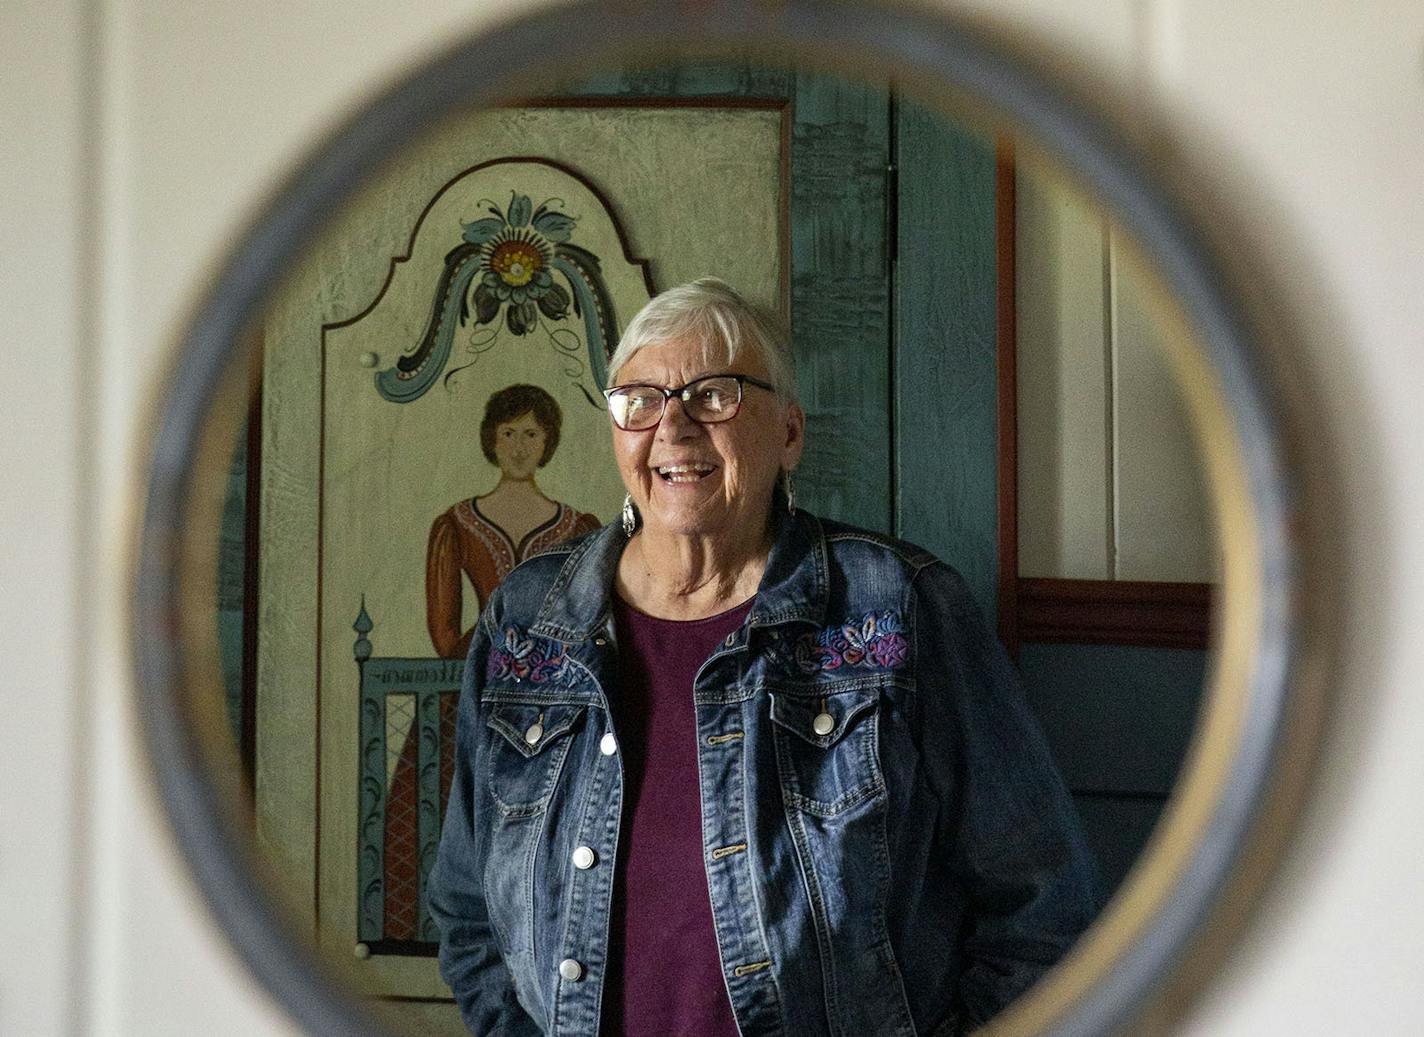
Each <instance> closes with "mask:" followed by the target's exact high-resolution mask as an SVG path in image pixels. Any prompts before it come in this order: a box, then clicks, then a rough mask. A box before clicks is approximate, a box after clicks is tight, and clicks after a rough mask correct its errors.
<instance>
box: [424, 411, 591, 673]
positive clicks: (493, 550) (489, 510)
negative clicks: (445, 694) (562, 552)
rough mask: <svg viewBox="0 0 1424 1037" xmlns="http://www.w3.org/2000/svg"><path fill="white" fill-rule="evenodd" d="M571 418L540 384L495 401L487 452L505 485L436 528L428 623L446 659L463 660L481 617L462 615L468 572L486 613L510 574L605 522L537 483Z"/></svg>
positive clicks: (428, 572)
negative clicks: (566, 420)
mask: <svg viewBox="0 0 1424 1037" xmlns="http://www.w3.org/2000/svg"><path fill="white" fill-rule="evenodd" d="M562 424H563V414H562V412H561V411H560V410H559V405H558V404H557V403H556V402H555V401H554V398H553V397H552V396H550V395H549V394H548V393H547V392H545V391H544V390H543V389H541V388H539V387H538V386H537V385H510V386H507V387H506V388H504V389H501V390H499V391H498V392H496V393H494V394H493V395H491V396H490V398H489V402H488V403H487V404H486V405H485V415H484V420H483V421H481V422H480V447H481V448H482V449H483V451H484V455H485V457H486V458H487V459H488V460H489V463H490V464H492V465H495V466H496V467H498V468H499V473H500V475H499V483H498V484H497V485H496V486H495V488H494V489H493V490H491V491H490V492H489V493H487V494H485V495H484V496H480V497H470V498H466V499H465V500H462V501H460V502H459V503H457V504H455V505H454V506H453V507H451V508H450V509H448V510H447V511H445V512H443V513H442V514H441V515H440V516H439V517H437V518H436V519H435V522H434V524H433V525H432V526H431V527H430V541H429V546H428V547H427V550H426V559H425V618H426V625H427V626H428V627H429V629H430V640H431V642H432V643H433V644H434V646H435V651H436V653H437V654H438V655H440V656H441V657H443V658H446V659H463V658H464V657H465V655H466V654H467V653H468V652H469V649H470V635H471V632H472V631H473V629H474V619H475V617H473V616H472V617H470V620H469V622H468V623H466V622H464V620H463V617H462V616H461V597H462V593H461V574H462V573H463V574H464V576H465V577H466V578H468V579H469V581H470V583H471V585H472V586H473V587H474V589H475V594H476V596H477V597H478V598H479V603H480V607H481V608H483V607H484V604H485V602H486V601H488V600H489V596H490V594H491V593H492V592H493V591H494V589H495V588H496V587H497V586H499V584H500V581H502V580H503V579H504V578H505V576H507V575H508V574H509V571H510V570H511V569H513V568H514V567H515V566H516V565H518V564H519V563H520V562H522V561H524V560H525V559H526V558H529V557H532V556H533V555H536V554H538V553H539V552H540V551H544V550H546V549H548V548H550V547H552V546H553V545H555V544H557V543H559V542H561V541H563V540H567V539H569V538H570V537H574V536H578V535H579V534H581V533H587V532H589V531H591V530H594V529H597V528H598V527H599V526H600V525H602V523H601V522H599V520H598V518H597V517H595V516H593V515H589V514H586V513H584V512H581V511H575V510H574V509H573V508H571V507H569V506H568V505H567V504H562V503H560V502H559V501H556V500H551V499H550V498H548V497H546V496H545V495H544V494H543V493H542V492H541V491H540V489H539V487H538V484H537V483H536V482H535V480H534V476H535V473H536V472H537V470H538V469H540V468H542V467H544V465H546V464H548V463H549V460H550V458H552V457H553V456H554V451H555V450H557V449H558V446H559V428H560V426H561V425H562Z"/></svg>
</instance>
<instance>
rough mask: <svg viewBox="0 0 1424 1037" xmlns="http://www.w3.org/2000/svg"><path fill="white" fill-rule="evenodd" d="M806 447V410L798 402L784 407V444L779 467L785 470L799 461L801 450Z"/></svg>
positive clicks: (788, 469)
mask: <svg viewBox="0 0 1424 1037" xmlns="http://www.w3.org/2000/svg"><path fill="white" fill-rule="evenodd" d="M805 447H806V412H805V411H804V410H802V409H801V405H800V404H799V403H793V404H791V405H790V406H789V407H787V408H786V445H785V446H784V447H783V448H782V452H781V467H782V468H783V469H785V470H787V471H790V470H791V469H793V468H795V467H796V466H797V464H799V463H800V461H801V451H802V450H804V449H805Z"/></svg>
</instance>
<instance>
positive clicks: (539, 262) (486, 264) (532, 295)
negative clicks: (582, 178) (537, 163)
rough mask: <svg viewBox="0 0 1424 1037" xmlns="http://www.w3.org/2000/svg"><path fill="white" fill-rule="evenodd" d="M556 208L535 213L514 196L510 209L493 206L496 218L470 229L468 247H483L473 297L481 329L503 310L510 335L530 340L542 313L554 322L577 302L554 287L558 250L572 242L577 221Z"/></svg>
mask: <svg viewBox="0 0 1424 1037" xmlns="http://www.w3.org/2000/svg"><path fill="white" fill-rule="evenodd" d="M551 202H552V200H551V201H546V202H543V203H542V204H540V206H539V207H538V208H537V209H535V208H533V206H532V204H531V203H530V201H529V196H528V195H524V194H519V193H518V192H514V193H512V195H511V197H510V199H509V205H508V207H507V209H505V210H503V211H502V210H501V209H500V208H499V206H497V205H495V204H494V203H493V202H489V203H487V209H488V211H489V212H490V213H491V214H492V215H490V216H486V217H483V218H482V219H478V220H474V221H472V222H470V223H466V224H465V225H464V227H465V233H464V238H465V241H467V242H468V243H469V244H471V245H478V246H479V247H480V259H479V263H480V270H479V275H478V278H477V280H476V282H475V289H474V292H473V294H472V301H473V302H474V310H475V323H476V324H488V323H490V322H491V321H492V320H494V319H495V318H496V317H497V316H499V312H500V310H501V309H503V310H504V315H505V323H506V324H507V325H508V327H509V330H510V331H512V332H513V333H514V334H516V335H526V334H528V333H529V332H531V331H533V330H534V328H535V326H536V325H537V324H538V320H539V314H541V313H542V314H543V315H544V316H545V317H546V318H548V319H549V320H563V319H564V317H566V316H567V315H568V311H569V303H570V302H571V297H570V295H569V293H568V290H567V289H565V288H564V287H563V286H562V285H559V284H555V283H554V278H553V274H552V273H551V272H550V264H549V260H550V258H551V255H552V252H553V247H554V245H555V244H557V243H560V242H564V241H568V239H569V236H570V235H571V234H572V233H573V229H574V225H575V222H576V221H575V219H574V217H572V216H569V215H568V214H566V213H563V212H559V211H558V210H557V209H551V208H550V207H549V206H550V204H551ZM466 312H467V311H466ZM462 316H463V314H462Z"/></svg>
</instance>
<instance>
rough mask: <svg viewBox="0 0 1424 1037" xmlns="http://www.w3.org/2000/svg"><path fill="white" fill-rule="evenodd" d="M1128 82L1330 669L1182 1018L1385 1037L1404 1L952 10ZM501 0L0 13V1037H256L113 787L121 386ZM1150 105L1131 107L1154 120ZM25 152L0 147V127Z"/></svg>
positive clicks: (1403, 535)
mask: <svg viewBox="0 0 1424 1037" xmlns="http://www.w3.org/2000/svg"><path fill="white" fill-rule="evenodd" d="M978 6H980V7H981V8H982V10H983V11H984V12H987V13H988V14H989V16H990V17H992V19H993V20H994V21H995V22H996V23H998V24H1000V25H1002V26H1005V27H1007V28H1008V29H1010V30H1012V31H1014V32H1015V33H1017V34H1020V35H1040V34H1047V35H1049V36H1051V37H1052V38H1053V39H1054V40H1056V45H1057V46H1058V47H1060V48H1062V49H1064V50H1066V51H1067V52H1069V53H1072V54H1074V55H1076V56H1077V57H1078V58H1079V59H1080V61H1081V62H1082V64H1081V65H1080V73H1079V74H1080V76H1081V77H1082V81H1083V82H1084V83H1096V84H1098V88H1100V89H1101V90H1104V91H1106V92H1107V93H1108V94H1114V95H1116V96H1120V97H1123V98H1126V99H1127V100H1124V102H1123V104H1122V107H1123V109H1124V110H1126V111H1129V112H1133V111H1135V112H1136V117H1137V119H1138V121H1137V123H1136V130H1137V132H1138V134H1139V135H1140V139H1141V140H1142V142H1143V143H1144V145H1145V146H1147V147H1149V148H1151V149H1152V150H1153V151H1154V152H1155V153H1156V154H1158V155H1159V156H1160V157H1161V158H1162V159H1163V160H1164V167H1165V168H1167V169H1168V170H1170V171H1171V172H1172V173H1174V174H1176V175H1178V176H1180V177H1181V179H1182V181H1183V182H1184V183H1186V184H1188V185H1190V186H1191V188H1192V190H1193V191H1195V192H1199V193H1207V194H1210V195H1212V196H1215V197H1217V198H1218V199H1220V200H1221V202H1222V204H1223V208H1222V209H1221V210H1219V211H1220V212H1222V213H1223V215H1222V216H1221V217H1220V218H1219V223H1218V227H1217V229H1218V230H1219V231H1220V232H1222V233H1223V234H1226V235H1228V236H1229V237H1231V238H1232V239H1233V240H1236V241H1238V242H1241V243H1244V245H1245V246H1246V248H1247V250H1248V252H1249V254H1251V255H1253V256H1256V257H1258V261H1259V267H1258V274H1259V280H1260V283H1261V285H1262V287H1263V288H1269V289H1270V290H1271V292H1272V294H1273V297H1274V298H1276V299H1277V300H1279V301H1280V302H1282V303H1283V304H1284V305H1285V306H1286V307H1287V308H1288V310H1289V311H1290V312H1291V313H1292V314H1293V315H1294V317H1295V328H1296V330H1297V335H1296V336H1295V337H1294V338H1293V340H1292V342H1291V343H1290V345H1291V347H1292V355H1293V360H1292V364H1291V367H1292V369H1293V370H1294V371H1296V372H1300V373H1304V374H1306V375H1308V377H1309V380H1310V381H1312V382H1313V383H1314V384H1315V386H1316V387H1317V389H1318V395H1317V400H1316V404H1315V406H1314V407H1313V410H1312V419H1313V420H1312V427H1311V429H1310V430H1309V436H1308V442H1306V443H1305V444H1304V446H1305V447H1306V453H1307V456H1308V457H1309V458H1310V460H1311V463H1313V464H1321V463H1326V460H1327V459H1328V458H1329V457H1330V456H1331V455H1334V457H1335V460H1336V468H1337V471H1338V475H1339V493H1338V497H1337V500H1336V501H1335V502H1334V507H1335V508H1336V510H1337V512H1338V516H1339V519H1340V524H1341V530H1342V532H1341V535H1340V537H1339V541H1338V544H1337V545H1336V549H1337V552H1338V559H1339V562H1340V564H1341V566H1342V567H1343V569H1344V571H1345V573H1346V574H1347V586H1348V593H1347V600H1346V602H1345V605H1346V612H1345V615H1346V619H1345V627H1346V630H1345V634H1346V637H1345V643H1346V654H1345V659H1344V661H1343V664H1342V666H1341V669H1340V673H1339V676H1338V681H1337V685H1338V699H1337V703H1336V709H1335V712H1336V716H1335V718H1334V727H1333V734H1332V737H1331V739H1330V742H1329V746H1328V748H1329V753H1330V755H1329V757H1328V759H1327V761H1326V764H1325V767H1324V770H1323V775H1322V780H1321V783H1320V789H1319V792H1318V794H1317V796H1316V797H1315V800H1314V802H1313V805H1312V807H1311V809H1310V811H1309V814H1308V818H1307V823H1306V825H1305V829H1304V832H1303V834H1302V837H1301V838H1300V839H1299V840H1298V841H1297V842H1296V844H1295V848H1294V850H1293V854H1292V857H1291V859H1290V862H1289V864H1288V867H1287V868H1286V869H1285V871H1284V872H1283V874H1282V875H1281V877H1280V879H1279V881H1278V882H1277V883H1276V885H1275V887H1274V890H1273V892H1272V893H1271V894H1270V895H1269V896H1268V897H1266V898H1265V901H1264V903H1263V904H1262V905H1261V908H1260V911H1259V912H1258V915H1257V917H1256V919H1255V920H1254V922H1253V924H1252V925H1251V926H1250V927H1249V929H1248V931H1247V934H1246V939H1245V941H1244V942H1243V943H1242V945H1241V947H1240V950H1239V951H1238V952H1237V953H1236V954H1235V955H1234V957H1233V958H1232V960H1231V962H1230V967H1229V968H1228V970H1227V971H1226V972H1225V973H1224V974H1223V975H1222V977H1221V978H1220V979H1219V980H1218V981H1217V982H1216V983H1215V984H1214V985H1213V986H1212V988H1211V989H1210V990H1209V992H1208V995H1207V997H1206V998H1205V999H1204V1000H1203V1001H1202V1002H1201V1003H1200V1005H1199V1006H1198V1008H1197V1009H1196V1012H1195V1014H1194V1016H1193V1017H1192V1018H1191V1020H1190V1022H1189V1023H1188V1024H1187V1025H1186V1028H1185V1030H1186V1032H1188V1033H1192V1034H1203V1035H1205V1034H1242V1035H1246V1034H1250V1035H1259V1034H1274V1033H1284V1032H1290V1033H1306V1034H1334V1033H1341V1032H1345V1033H1370V1034H1376V1033H1386V1034H1389V1033H1401V1034H1404V1033H1413V1032H1417V1031H1418V1030H1419V1029H1420V1028H1421V1026H1424V1004H1422V1003H1421V1001H1420V999H1419V998H1418V996H1417V986H1418V981H1417V973H1418V968H1419V966H1418V962H1419V961H1420V960H1424V898H1421V897H1419V896H1418V895H1417V894H1416V893H1415V892H1414V891H1415V890H1416V889H1417V887H1418V883H1419V868H1418V865H1417V863H1416V862H1417V860H1418V859H1419V858H1420V857H1421V855H1424V834H1421V832H1424V826H1421V825H1420V824H1419V823H1418V822H1417V818H1416V815H1417V806H1416V804H1417V801H1418V796H1419V789H1421V788H1424V696H1420V695H1419V694H1418V692H1417V689H1418V683H1419V678H1418V675H1419V673H1421V672H1424V639H1422V638H1420V637H1419V636H1418V633H1417V631H1418V630H1419V629H1420V628H1421V627H1424V538H1421V537H1418V536H1416V535H1414V534H1415V532H1416V531H1417V530H1420V529H1421V528H1424V521H1421V520H1424V465H1421V464H1420V460H1419V456H1418V455H1419V447H1418V444H1419V442H1420V440H1421V435H1420V433H1421V432H1424V429H1421V421H1420V419H1419V417H1418V415H1419V413H1420V403H1419V401H1420V400H1421V399H1424V375H1421V370H1424V365H1421V364H1420V362H1419V360H1418V354H1419V349H1420V346H1421V345H1424V332H1421V329H1424V292H1421V290H1420V286H1421V284H1424V259H1421V252H1424V246H1421V242H1422V241H1424V195H1421V192H1420V190H1419V185H1420V184H1421V183H1424V7H1421V6H1420V5H1419V4H1418V3H1417V2H1413V0H1409V2H1406V0H1396V2H1377V3H1374V4H1369V5H1361V4H1343V3H1333V2H1326V0H1298V2H1296V3H1292V4H1266V3H1245V4H1243V3H1240V2H1239V0H1232V2H1227V0H1141V2H1129V0H1117V2H1112V0H1107V2H1103V0H1094V2H1086V0H1068V2H1064V0H1012V2H1010V3H1007V4H1004V3H995V4H989V3H988V2H984V3H983V4H982V5H978ZM515 9H516V5H515V4H514V3H512V2H510V0H499V2H495V0H487V2H486V3H483V4H481V5H479V6H477V7H471V6H470V5H463V4H458V3H454V2H444V3H436V4H426V5H421V7H420V15H419V17H418V18H417V17H415V16H413V15H412V14H411V9H410V8H409V7H400V6H398V5H391V4H388V3H383V2H382V3H378V2H376V0H343V2H340V3H337V2H336V0H308V2H306V3H303V4H297V5H294V4H277V3H275V2H268V3H257V4H242V5H237V4H229V3H219V2H215V0H206V2H189V3H177V2H172V0H54V2H51V3H47V4H40V3H39V2H38V0H9V2H8V3H6V4H5V5H4V6H3V7H0V128H3V130H4V139H5V140H6V141H7V146H6V150H5V158H4V160H3V166H2V167H0V168H3V170H4V172H3V179H0V188H2V189H0V217H2V218H3V221H4V222H3V226H4V229H5V239H4V240H5V245H6V247H5V248H4V249H3V258H0V285H3V288H0V291H3V292H4V293H5V298H6V304H7V307H6V308H7V318H8V320H7V323H6V336H5V345H4V351H5V361H6V365H7V366H6V369H7V372H8V373H9V374H10V375H11V376H12V382H13V384H14V386H15V387H16V389H17V390H18V391H16V392H13V393H12V394H11V396H10V397H9V398H8V399H7V402H6V406H5V409H4V414H5V431H6V434H5V435H4V436H3V437H0V444H3V445H0V451H3V453H0V458H3V472H4V474H5V490H4V497H3V510H0V516H3V536H4V544H5V550H4V554H3V559H4V560H3V563H0V564H3V569H0V588H2V589H3V595H0V637H3V642H0V643H3V644H4V646H5V648H6V650H7V651H6V678H5V685H4V696H5V698H4V701H5V703H6V706H7V715H8V716H10V717H11V720H12V728H11V731H10V732H9V737H8V738H7V747H6V752H5V753H4V754H3V759H4V767H5V771H4V773H3V777H2V778H0V797H3V815H4V817H5V819H6V824H5V825H4V826H0V883H3V888H4V889H5V891H6V894H7V896H6V902H7V906H6V913H5V914H4V916H3V917H4V919H5V923H4V930H5V933H6V939H5V949H4V950H3V951H0V1032H4V1033H18V1034H30V1033H33V1034H59V1033H67V1032H82V1033H89V1032H93V1033H118V1034H167V1033H172V1034H190V1033H194V1032H202V1033H204V1034H207V1035H212V1037H216V1035H219V1034H228V1033H231V1034H251V1033H284V1032H289V1031H290V1026H289V1024H287V1023H285V1022H283V1019H282V1016H281V1014H280V1012H279V1010H278V1009H276V1008H275V1007H273V1006H272V1005H271V1004H269V1003H268V1002H267V1000H266V999H265V997H264V995H263V994H261V993H260V992H259V991H258V990H256V989H255V988H254V986H253V984H252V983H251V982H250V981H249V980H248V978H247V977H246V975H245V973H244V972H243V971H242V970H241V968H240V967H238V966H237V965H236V963H235V961H234V958H233V956H232V954H231V953H230V952H229V951H228V950H227V949H226V948H225V946H224V945H223V943H222V941H221V940H220V939H219V938H218V937H217V936H216V935H215V934H214V933H213V931H212V930H211V927H210V925H209V922H208V920H207V918H206V915H205V914H204V912H203V910H202V908H201V907H200V905H199V903H198V901H197V899H196V897H195V895H194V893H193V890H192V887H191V885H190V884H189V882H188V881H187V880H186V879H185V878H184V876H183V873H182V870H181V868H180V867H179V865H178V864H177V863H176V860H175V857H174V853H173V850H172V849H171V847H170V846H169V844H168V842H167V837H166V834H165V831H164V828H163V824H162V822H161V820H160V815H159V813H158V811H157V809H156V807H155V805H154V803H153V801H152V799H151V797H150V795H149V794H148V793H147V791H146V787H145V777H144V771H143V767H142V765H141V763H140V761H139V760H138V759H137V757H136V750H135V739H134V736H133V731H132V722H131V710H132V705H131V688H130V685H129V680H128V676H127V660H126V656H125V653H124V601H125V579H126V575H127V572H126V568H125V565H126V552H127V549H128V545H129V540H130V538H131V535H132V531H133V520H134V517H135V507H136V504H135V496H134V494H135V483H134V479H135V474H136V472H137V471H138V466H137V465H136V464H135V459H136V458H137V457H139V456H140V453H141V443H142V436H143V434H144V430H145V424H144V423H145V420H146V412H145V404H146V400H147V398H148V395H149V393H150V392H151V391H152V385H153V382H154V379H155V378H156V376H157V374H158V372H159V371H160V370H161V364H162V358H163V357H164V356H165V355H166V350H167V348H168V347H169V344H170V343H171V342H172V340H173V338H174V336H175V335H176V334H177V332H178V330H179V328H180V326H181V321H182V318H183V316H184V314H185V310H186V307H187V306H189V305H190V304H191V303H192V301H193V299H194V293H195V292H196V291H197V290H198V289H199V288H200V287H201V286H202V284H203V280H204V277H205V276H207V275H208V274H209V273H210V271H211V270H212V269H213V265H214V263H215V262H216V261H217V260H218V258H219V257H220V255H221V253H222V249H223V246H224V243H225V242H227V241H228V240H230V238H231V236H232V234H233V232H234V231H235V230H236V229H237V228H238V227H240V226H241V224H242V221H243V219H244V218H245V217H246V216H247V215H248V214H249V213H251V211H252V209H253V206H254V205H255V204H256V203H257V202H258V200H259V199H260V198H261V197H262V195H263V194H264V192H266V191H268V190H270V189H271V188H272V186H273V184H274V183H275V181H276V178H277V176H278V175H279V174H280V173H281V171H282V170H283V169H285V168H287V166H288V165H289V164H290V163H291V162H292V161H293V160H294V158H295V157H296V156H297V155H299V154H301V153H302V152H303V151H304V149H306V148H307V147H309V146H310V145H311V144H312V143H313V142H314V141H315V140H316V139H317V135H318V134H319V133H320V132H321V131H322V130H323V129H325V128H326V127H328V126H330V125H331V123H332V120H333V119H335V118H336V117H338V116H339V115H341V114H343V113H345V112H347V111H349V110H350V109H351V108H352V106H353V105H355V104H357V103H359V101H360V100H361V98H363V97H365V96H368V95H369V92H370V91H372V90H374V89H376V88H378V87H379V86H380V85H381V84H382V83H384V82H386V81H387V80H388V79H389V78H390V77H391V76H393V75H395V74H396V73H398V72H399V71H400V70H402V69H403V68H405V67H406V66H407V63H408V62H410V61H413V60H416V59H418V58H420V57H422V56H424V55H426V54H428V53H431V52H432V51H433V50H436V49H439V48H441V47H443V46H444V45H445V44H447V43H448V42H449V41H451V40H453V39H455V38H456V37H457V36H458V35H459V34H460V33H462V32H464V31H467V30H468V29H470V28H471V27H473V26H475V25H476V24H479V23H482V22H485V21H487V20H488V19H489V18H491V17H493V16H495V15H496V14H497V13H501V12H513V11H514V10H515ZM1154 112H1157V113H1159V114H1156V115H1154V114H1153V113H1154ZM21 142H23V143H21Z"/></svg>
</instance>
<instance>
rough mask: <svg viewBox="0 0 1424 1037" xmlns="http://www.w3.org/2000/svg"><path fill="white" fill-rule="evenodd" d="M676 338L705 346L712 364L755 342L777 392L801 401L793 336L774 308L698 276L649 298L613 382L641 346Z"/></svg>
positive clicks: (623, 342)
mask: <svg viewBox="0 0 1424 1037" xmlns="http://www.w3.org/2000/svg"><path fill="white" fill-rule="evenodd" d="M672 341H683V342H687V343H689V344H692V345H695V346H696V347H697V348H700V349H701V350H702V355H703V358H704V360H705V361H706V362H707V364H708V365H709V366H716V365H717V364H720V363H723V362H727V363H730V362H732V361H735V360H736V359H737V357H738V356H740V355H741V352H742V350H743V349H744V348H746V347H748V346H750V347H751V348H752V349H755V350H756V351H757V352H758V353H759V354H760V356H761V358H762V361H763V363H765V364H766V370H767V375H768V378H767V380H768V381H769V382H771V384H772V385H774V386H775V387H776V395H777V397H778V398H779V399H780V400H781V401H782V402H783V403H795V402H796V361H795V358H794V356H793V355H792V352H791V339H790V336H789V335H787V334H786V332H785V331H784V330H783V328H782V324H781V321H780V319H779V318H778V317H777V316H776V315H775V314H774V313H773V312H772V311H770V310H768V309H765V308H764V307H761V306H757V305H755V304H754V303H751V302H748V301H747V300H746V299H744V298H742V296H740V295H739V294H737V292H736V290H735V289H733V288H732V286H731V285H729V284H727V282H725V281H722V280H720V279H718V278H716V277H699V278H698V279H697V280H696V281H692V282H690V283H689V284H684V285H678V286H677V287H676V288H669V289H668V290H667V291H665V292H663V293H662V294H660V295H658V296H655V297H654V298H652V299H650V300H648V303H647V305H645V306H644V307H643V308H642V309H641V310H639V311H638V312H637V313H636V314H635V315H634V317H633V319H632V320H631V321H629V322H628V327H627V328H625V329H624V331H623V337H622V338H621V339H620V340H619V341H618V348H617V349H615V350H614V351H613V356H612V357H610V358H609V361H608V382H609V384H610V385H612V384H613V380H614V378H615V377H616V376H617V374H618V372H619V370H620V369H622V367H623V365H624V364H626V363H627V362H628V361H629V360H631V359H632V358H633V354H634V353H636V352H638V350H640V349H642V348H643V347H644V346H652V345H657V344H658V343H660V342H672Z"/></svg>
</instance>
